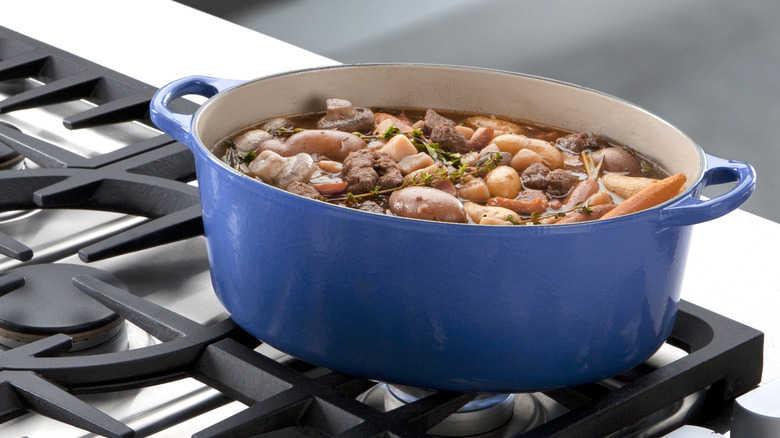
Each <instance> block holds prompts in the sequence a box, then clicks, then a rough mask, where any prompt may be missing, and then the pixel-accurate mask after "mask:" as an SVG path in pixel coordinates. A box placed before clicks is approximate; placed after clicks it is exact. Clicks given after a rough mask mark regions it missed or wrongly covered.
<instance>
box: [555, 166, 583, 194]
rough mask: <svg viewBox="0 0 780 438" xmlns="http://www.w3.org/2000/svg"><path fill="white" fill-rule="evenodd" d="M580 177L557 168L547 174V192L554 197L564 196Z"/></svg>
mask: <svg viewBox="0 0 780 438" xmlns="http://www.w3.org/2000/svg"><path fill="white" fill-rule="evenodd" d="M579 180H580V179H579V178H577V176H576V175H574V174H573V173H571V172H568V171H566V170H563V169H555V170H553V171H552V172H550V173H548V174H547V194H548V195H550V197H553V198H562V197H564V196H566V195H568V194H569V192H570V191H571V189H572V188H573V187H574V185H575V184H577V183H578V182H579Z"/></svg>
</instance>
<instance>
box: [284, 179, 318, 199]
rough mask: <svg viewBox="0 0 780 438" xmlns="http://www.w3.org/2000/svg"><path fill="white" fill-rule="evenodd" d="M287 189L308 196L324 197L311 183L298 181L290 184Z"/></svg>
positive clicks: (313, 197) (312, 197) (314, 197)
mask: <svg viewBox="0 0 780 438" xmlns="http://www.w3.org/2000/svg"><path fill="white" fill-rule="evenodd" d="M287 191H288V192H290V193H295V194H296V195H301V196H304V197H307V198H311V199H320V198H322V195H321V194H320V192H318V191H317V189H315V188H314V187H312V186H311V184H306V183H303V182H300V181H296V182H294V183H292V184H290V185H288V186H287Z"/></svg>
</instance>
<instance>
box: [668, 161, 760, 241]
mask: <svg viewBox="0 0 780 438" xmlns="http://www.w3.org/2000/svg"><path fill="white" fill-rule="evenodd" d="M704 155H705V156H706V159H707V161H706V162H707V170H705V172H704V176H703V177H702V179H701V182H699V184H698V186H697V187H695V188H694V189H693V190H691V191H690V192H689V195H688V197H686V198H683V199H682V200H680V201H678V202H676V203H674V204H672V205H669V206H667V207H665V208H663V209H661V219H662V222H663V224H664V225H668V226H681V225H692V224H696V223H700V222H706V221H709V220H712V219H716V218H719V217H721V216H723V215H725V214H726V213H729V212H731V211H732V210H735V209H737V208H738V207H739V206H740V205H742V204H743V203H745V201H747V199H748V198H749V197H750V195H751V194H752V193H753V191H754V190H755V188H756V171H755V169H753V166H751V165H750V164H748V163H744V162H742V161H734V160H726V159H723V158H718V157H715V156H712V155H709V154H707V153H705V154H704ZM731 182H736V183H737V184H736V185H735V186H734V187H732V188H731V190H729V191H728V192H726V193H724V194H722V195H720V196H717V197H715V198H712V199H707V200H701V199H698V198H695V197H694V195H698V194H699V193H701V191H702V190H703V189H704V188H705V187H707V186H710V185H717V184H726V183H731Z"/></svg>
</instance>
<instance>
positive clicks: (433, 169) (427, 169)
mask: <svg viewBox="0 0 780 438" xmlns="http://www.w3.org/2000/svg"><path fill="white" fill-rule="evenodd" d="M437 170H439V164H438V163H434V164H431V165H430V166H428V167H424V168H422V169H417V170H414V171H412V172H411V173H409V174H408V175H406V176H404V181H413V180H414V178H415V177H417V176H418V175H422V174H423V173H429V174H431V175H433V174H435V173H436V171H437Z"/></svg>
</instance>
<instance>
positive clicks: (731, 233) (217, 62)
mask: <svg viewBox="0 0 780 438" xmlns="http://www.w3.org/2000/svg"><path fill="white" fill-rule="evenodd" d="M0 26H4V27H7V28H9V29H12V30H15V31H17V32H20V33H22V34H25V35H27V36H29V37H32V38H35V39H38V40H41V41H43V42H46V43H48V44H51V45H53V46H55V47H58V48H60V49H63V50H66V51H69V52H72V53H74V54H76V55H78V56H81V57H83V58H85V59H88V60H91V61H93V62H95V63H98V64H101V65H103V66H105V67H108V68H111V69H113V70H116V71H118V72H120V73H123V74H126V75H128V76H131V77H133V78H135V79H137V80H140V81H143V82H146V83H148V84H150V85H153V86H156V87H160V86H162V85H164V84H166V83H168V82H170V81H172V80H175V79H178V78H181V77H184V76H189V75H193V74H199V75H207V76H215V77H223V78H234V79H251V78H254V77H259V76H264V75H267V74H272V73H277V72H283V71H288V70H295V69H299V68H307V67H316V66H324V65H333V64H336V62H335V61H333V60H330V59H328V58H325V57H322V56H319V55H316V54H313V53H311V52H308V51H305V50H303V49H300V48H297V47H295V46H292V45H290V44H287V43H285V42H282V41H279V40H277V39H274V38H271V37H268V36H266V35H263V34H260V33H258V32H255V31H253V30H249V29H246V28H243V27H240V26H238V25H235V24H232V23H230V22H227V21H224V20H222V19H219V18H216V17H213V16H210V15H208V14H205V13H202V12H199V11H197V10H195V9H192V8H189V7H186V6H183V5H181V4H178V3H175V2H172V1H167V0H136V1H133V2H114V1H101V0H80V1H78V2H62V1H57V0H50V1H32V0H31V1H24V2H12V3H9V4H7V5H4V6H3V13H2V14H0ZM704 116H706V114H705V115H704ZM758 181H759V184H760V181H761V178H760V175H759V178H758ZM778 248H780V224H777V223H775V222H772V221H769V220H766V219H763V218H761V217H758V216H755V215H753V214H750V213H747V212H745V211H742V210H737V211H735V212H732V213H730V214H728V215H726V216H725V217H722V218H719V219H716V220H714V221H711V222H708V223H704V224H698V225H695V226H694V232H693V238H692V242H691V249H690V252H689V256H688V265H687V268H686V274H685V280H684V284H683V291H682V297H683V298H684V299H686V300H688V301H690V302H693V303H695V304H698V305H700V306H703V307H706V308H708V309H710V310H712V311H715V312H718V313H720V314H723V315H725V316H728V317H730V318H732V319H735V320H737V321H740V322H742V323H744V324H747V325H750V326H752V327H754V328H756V329H759V330H761V331H763V332H764V333H765V334H766V339H765V343H766V347H765V364H764V375H763V381H764V382H768V381H770V380H774V379H776V378H778V377H780V318H778V316H777V315H780V282H778V280H777V278H778V271H777V262H778V256H777V255H776V254H777V249H778Z"/></svg>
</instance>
